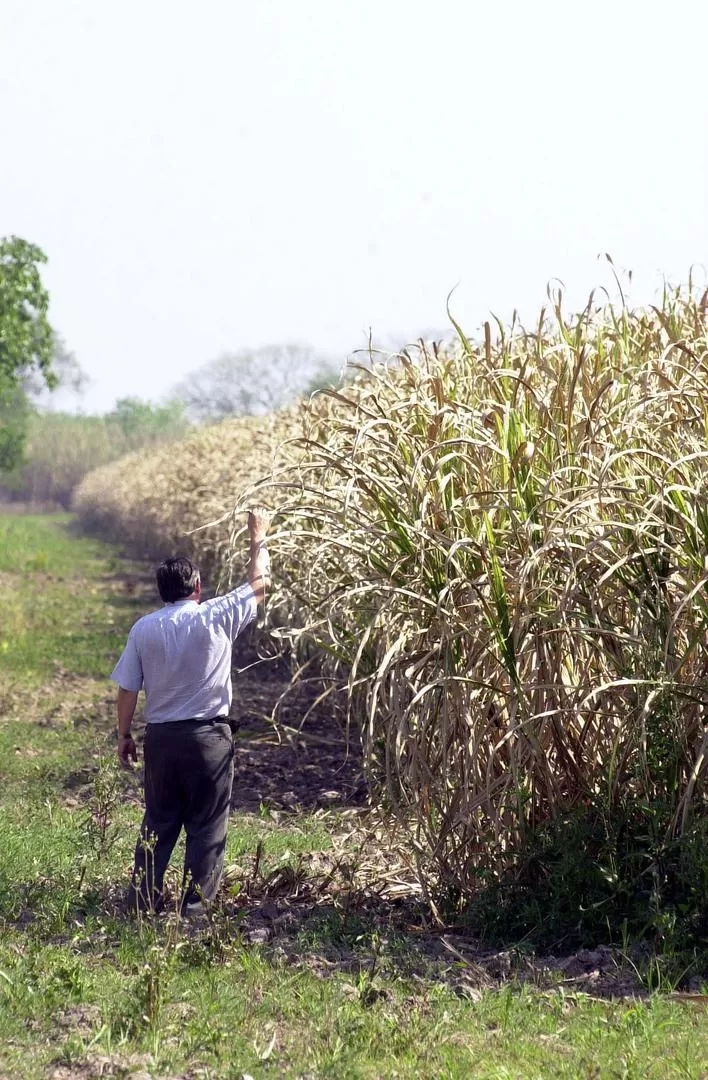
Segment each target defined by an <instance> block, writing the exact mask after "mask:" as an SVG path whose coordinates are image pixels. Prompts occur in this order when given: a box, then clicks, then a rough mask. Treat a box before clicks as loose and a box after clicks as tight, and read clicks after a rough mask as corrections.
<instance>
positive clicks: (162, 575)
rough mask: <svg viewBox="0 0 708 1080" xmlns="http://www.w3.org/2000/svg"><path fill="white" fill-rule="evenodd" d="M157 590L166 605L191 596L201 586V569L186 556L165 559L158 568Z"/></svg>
mask: <svg viewBox="0 0 708 1080" xmlns="http://www.w3.org/2000/svg"><path fill="white" fill-rule="evenodd" d="M156 576H157V588H158V591H159V593H160V596H161V598H162V599H163V600H164V602H165V603H166V604H174V602H175V600H184V599H185V597H187V596H191V595H192V593H193V592H194V590H195V589H196V587H197V585H198V584H199V567H198V566H197V564H196V563H193V562H192V560H191V559H188V558H187V557H186V555H176V556H175V558H173V559H165V561H164V562H161V563H160V565H159V566H158V568H157V575H156Z"/></svg>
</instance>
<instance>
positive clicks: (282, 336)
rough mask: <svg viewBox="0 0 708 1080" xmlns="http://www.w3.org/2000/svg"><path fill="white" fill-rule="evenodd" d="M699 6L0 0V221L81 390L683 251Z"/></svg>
mask: <svg viewBox="0 0 708 1080" xmlns="http://www.w3.org/2000/svg"><path fill="white" fill-rule="evenodd" d="M707 41H708V4H705V3H701V2H697V0H673V2H672V3H670V4H667V3H665V2H662V3H654V4H652V3H651V2H644V3H639V2H634V0H614V2H608V0H595V2H593V3H583V4H581V3H577V2H572V0H565V2H557V3H556V2H551V0H536V2H534V3H529V2H525V0H524V2H520V3H518V4H517V3H511V2H504V0H497V2H489V0H485V2H483V3H478V2H476V0H435V2H432V0H376V2H372V0H357V2H356V3H344V2H343V0H339V2H337V0H250V2H244V0H201V2H200V3H195V2H194V0H192V2H189V3H188V2H186V0H169V2H167V0H140V2H138V0H121V2H120V3H117V2H115V0H100V2H98V0H2V4H1V5H0V154H1V155H2V164H1V167H0V235H6V234H10V233H15V234H18V235H20V236H22V237H24V238H26V239H28V240H31V241H33V242H35V243H37V244H39V245H40V246H41V247H43V248H44V250H45V251H46V253H47V255H48V256H49V259H50V262H49V265H48V267H47V268H46V273H45V280H46V283H47V285H48V287H49V289H50V293H51V300H52V304H51V312H50V314H51V320H52V322H53V324H54V325H55V326H56V328H57V329H58V330H59V332H60V333H61V334H62V335H63V337H64V338H65V339H66V342H67V344H68V346H69V347H70V348H71V349H72V350H73V351H74V352H75V353H76V355H77V357H78V359H79V361H80V363H81V364H82V366H83V367H84V368H85V369H86V371H87V372H88V373H89V375H90V377H91V380H92V383H91V387H90V390H89V392H88V393H87V395H86V397H85V399H84V403H83V407H84V408H86V409H107V408H110V406H111V405H112V403H113V401H114V400H115V399H116V398H117V397H122V396H126V395H129V394H130V395H136V396H140V397H143V398H150V399H154V400H158V399H159V398H160V397H161V395H162V394H163V393H164V392H165V391H166V390H167V389H168V388H169V387H170V386H171V385H172V384H173V383H175V382H176V381H177V380H178V379H179V378H180V377H182V376H183V375H184V374H186V373H187V372H189V371H191V370H194V369H195V368H197V367H199V366H200V365H201V364H203V363H204V362H205V361H208V360H210V359H212V358H214V357H215V356H217V355H218V354H219V353H221V352H223V351H225V350H237V349H241V348H244V347H248V346H258V345H263V344H266V343H269V342H280V341H301V342H307V343H311V344H312V345H314V346H316V347H318V348H320V349H321V350H323V351H326V352H329V353H330V354H331V355H332V356H333V357H334V358H336V359H343V358H344V357H345V355H346V354H347V353H348V352H349V351H351V350H352V349H354V348H357V347H360V346H361V345H362V344H363V343H364V341H365V338H366V335H367V333H368V329H369V327H372V328H373V331H374V334H375V335H378V336H380V337H382V338H384V337H388V338H394V339H400V338H404V339H406V338H408V339H410V338H413V337H415V335H416V334H418V333H420V332H424V331H426V330H429V329H431V328H435V329H437V328H441V327H445V325H446V319H445V300H446V296H447V294H448V292H449V291H450V289H452V288H453V287H454V286H455V285H458V283H459V285H458V288H457V290H456V292H455V294H454V297H453V301H452V306H453V310H454V313H455V315H456V317H457V318H458V319H459V320H460V321H461V322H462V323H463V324H464V325H465V327H466V328H467V329H468V331H469V332H470V333H473V332H474V331H475V328H476V327H478V326H479V325H480V323H481V321H482V320H483V319H484V318H485V317H486V314H487V312H488V311H489V310H490V309H492V310H494V311H496V312H497V313H499V314H500V315H502V316H504V317H507V316H509V315H510V314H511V311H512V309H513V308H514V307H515V306H516V307H519V308H520V309H521V311H522V312H523V313H526V314H527V315H528V316H529V317H530V316H531V315H532V314H533V313H534V312H535V311H536V309H537V308H538V307H539V306H540V304H541V303H542V302H543V300H544V299H545V287H546V283H547V282H548V280H549V279H550V278H552V277H555V276H557V277H560V278H561V279H563V280H564V281H565V282H566V284H567V286H568V290H569V297H570V301H571V302H572V303H573V304H575V305H577V304H580V303H582V302H583V300H584V297H585V294H586V292H587V291H588V290H589V289H590V288H591V287H592V286H593V285H594V284H603V283H604V284H608V283H609V280H610V279H609V277H608V273H607V270H606V269H605V267H604V266H603V265H602V263H601V262H599V261H598V260H597V255H598V254H599V253H600V252H605V251H609V252H611V253H612V255H613V258H614V259H615V261H616V262H617V263H618V264H619V265H620V266H623V267H627V268H632V269H633V270H634V271H635V276H636V281H635V286H634V288H633V292H632V295H633V298H634V299H635V300H637V301H640V300H651V299H652V296H653V293H654V291H655V290H656V289H657V288H658V287H659V285H660V282H661V275H662V274H663V273H665V274H668V275H671V276H673V277H676V278H678V277H685V276H686V274H687V271H688V268H689V266H690V265H691V264H692V263H705V262H708V150H707V147H708V76H707V68H706V55H707V54H706V42H707Z"/></svg>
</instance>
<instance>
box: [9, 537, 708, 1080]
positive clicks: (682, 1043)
mask: <svg viewBox="0 0 708 1080" xmlns="http://www.w3.org/2000/svg"><path fill="white" fill-rule="evenodd" d="M0 538H1V539H2V543H1V544H0V575H1V579H2V583H3V586H4V593H5V597H6V601H7V603H6V611H5V617H4V624H3V631H2V634H3V641H4V642H6V643H7V646H6V647H3V648H2V650H1V651H0V675H1V676H2V695H1V701H0V1076H10V1075H14V1076H18V1077H20V1076H21V1077H26V1078H28V1080H31V1078H33V1077H37V1078H39V1077H46V1076H48V1075H51V1073H52V1071H53V1070H55V1069H57V1068H58V1067H59V1066H64V1067H66V1069H67V1073H66V1074H65V1075H69V1070H70V1069H75V1070H76V1071H75V1075H76V1076H77V1077H78V1076H82V1077H90V1076H97V1075H115V1076H125V1075H129V1074H130V1072H131V1071H132V1072H134V1071H137V1070H139V1069H142V1070H145V1071H147V1072H149V1073H150V1074H151V1075H153V1076H160V1075H169V1076H176V1075H182V1074H183V1073H184V1072H185V1070H187V1069H189V1070H198V1069H201V1070H202V1072H201V1073H197V1072H196V1071H192V1072H190V1073H189V1075H190V1076H196V1075H201V1076H204V1077H233V1078H237V1077H238V1078H240V1077H241V1076H242V1075H243V1074H244V1073H249V1074H250V1075H251V1076H253V1077H255V1078H260V1077H267V1076H274V1077H275V1076H278V1077H280V1076H287V1077H317V1078H319V1077H333V1078H337V1080H339V1078H349V1077H351V1078H355V1077H357V1078H358V1077H361V1078H364V1077H371V1078H374V1077H460V1078H462V1077H489V1078H491V1077H496V1078H508V1077H549V1076H557V1077H568V1078H570V1077H579V1076H580V1077H626V1078H631V1077H642V1078H653V1077H657V1078H658V1077H684V1078H685V1077H696V1078H697V1077H700V1076H701V1075H703V1076H705V1075H706V1073H705V1068H706V1065H705V1063H706V1062H708V1024H707V1023H706V1015H705V1013H704V1012H703V1010H702V1009H701V1008H700V1007H696V1006H690V1005H684V1004H680V1003H678V1002H675V1001H671V1000H669V999H668V998H667V997H666V996H665V995H664V996H662V995H660V994H656V995H654V996H652V997H650V998H647V999H646V1000H642V1001H639V1000H624V1001H616V1002H606V1001H599V1000H594V999H593V998H591V997H589V996H587V995H584V994H573V993H570V992H568V991H567V990H565V991H563V990H562V989H553V988H551V989H545V990H539V989H534V988H533V987H529V986H522V985H520V984H519V983H518V982H514V981H513V980H512V981H509V982H508V983H507V984H506V985H504V986H503V987H502V988H501V989H492V990H489V989H487V990H485V989H481V988H480V987H479V986H477V985H475V980H474V978H473V977H472V976H473V974H474V973H473V972H467V971H466V969H465V966H464V965H463V964H460V963H457V962H456V961H455V960H454V959H453V958H452V957H451V958H450V962H449V963H448V964H447V965H444V966H442V967H441V966H440V965H437V966H435V965H432V964H430V963H429V962H428V960H427V958H426V957H425V956H424V955H422V954H421V953H420V952H419V950H418V948H417V944H416V940H415V937H413V938H411V936H410V935H408V936H406V935H405V934H404V933H402V932H392V933H391V934H390V935H385V934H380V932H379V930H378V929H377V928H376V926H375V925H374V922H373V920H372V916H371V913H370V912H369V911H368V910H367V909H362V910H355V911H352V912H351V913H349V912H347V911H346V910H342V909H341V908H338V907H337V904H336V902H334V901H333V902H332V903H328V904H326V905H323V906H322V907H320V908H317V909H315V908H313V910H312V911H307V910H306V911H305V912H304V914H303V916H302V918H301V922H300V924H299V927H298V929H297V930H296V931H293V933H292V934H290V935H289V936H287V938H286V937H284V938H283V939H282V940H280V939H279V938H278V936H277V935H276V937H275V938H274V939H273V940H272V941H268V942H265V943H263V944H252V943H249V941H248V940H247V938H246V936H245V935H244V934H243V933H242V932H241V925H242V917H243V913H244V910H245V909H244V908H243V907H242V908H239V907H238V905H237V904H236V905H234V904H231V906H229V905H228V904H225V905H224V906H223V910H221V911H220V912H217V914H216V915H215V916H214V918H213V919H212V920H211V922H209V923H208V924H207V925H206V926H205V927H203V928H202V929H199V930H196V931H194V930H190V929H189V928H185V927H184V926H183V925H182V924H181V923H179V922H178V921H177V920H176V919H174V918H172V917H171V916H170V917H166V918H163V919H161V920H158V921H157V922H155V923H152V922H150V921H149V920H146V921H142V922H139V921H137V922H136V921H134V920H130V919H127V918H125V917H124V916H123V915H122V914H121V910H120V900H121V896H122V892H123V889H124V887H125V881H126V875H127V872H128V869H129V866H130V861H131V855H132V845H133V842H134V837H135V833H136V829H137V824H138V821H139V818H140V792H139V786H138V782H137V779H136V777H134V776H131V775H130V774H127V773H124V772H121V771H119V770H118V769H117V768H115V766H114V753H115V750H114V742H113V735H112V727H113V718H112V716H113V714H112V699H113V691H112V688H111V686H110V684H109V683H108V681H107V677H106V676H107V674H108V672H109V671H110V669H111V667H112V665H113V663H114V661H115V659H116V658H117V655H118V652H119V650H120V647H121V644H122V641H123V638H124V635H125V633H126V632H127V629H128V627H129V626H130V624H131V622H132V621H133V620H134V619H135V618H136V617H137V616H138V615H139V614H140V613H141V612H142V611H143V610H144V609H145V605H146V604H149V602H150V598H149V596H148V595H147V594H146V593H145V591H144V590H141V589H140V588H133V587H132V586H131V588H130V589H126V578H127V579H128V580H129V581H132V582H135V581H138V580H139V574H140V568H139V567H135V566H129V565H127V564H125V563H123V562H122V561H121V560H120V559H119V558H118V557H117V555H116V552H115V550H114V549H112V548H110V547H109V546H107V545H102V544H98V543H95V542H93V541H89V540H86V539H84V538H80V537H76V536H75V535H74V534H73V533H72V531H71V528H70V521H69V519H68V518H66V517H46V518H15V517H12V518H4V519H3V518H0ZM101 813H104V815H105V828H104V829H101V828H100V825H99V824H98V819H99V818H100V815H101ZM330 821H334V825H331V824H328V822H330ZM332 827H337V826H336V821H335V819H327V818H322V817H314V816H308V815H300V816H298V817H295V818H282V819H281V820H280V821H279V822H275V821H274V820H273V819H272V818H271V817H270V816H269V815H268V814H267V813H264V814H263V816H253V815H251V816H248V815H243V816H239V817H236V818H234V820H233V823H232V828H231V832H230V837H229V860H231V861H233V862H236V863H238V864H239V865H240V866H241V867H242V868H243V871H244V874H248V873H250V871H251V868H252V867H253V866H254V860H255V853H256V849H257V847H258V845H259V844H260V845H261V846H262V857H261V865H262V872H263V874H267V872H268V871H269V870H271V869H272V868H273V867H275V866H278V865H280V864H282V863H283V862H287V863H290V864H292V865H295V864H297V861H298V858H299V857H300V856H301V855H305V854H307V853H308V852H310V851H317V850H324V849H327V848H328V846H329V845H330V843H331V835H330V829H331V828H332ZM246 907H247V905H246ZM468 975H469V976H470V977H469V978H467V976H468ZM702 1070H703V1071H702Z"/></svg>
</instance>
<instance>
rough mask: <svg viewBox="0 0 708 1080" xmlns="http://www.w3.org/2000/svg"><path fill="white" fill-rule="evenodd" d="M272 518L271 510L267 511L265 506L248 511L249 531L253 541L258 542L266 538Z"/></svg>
mask: <svg viewBox="0 0 708 1080" xmlns="http://www.w3.org/2000/svg"><path fill="white" fill-rule="evenodd" d="M271 517H272V515H271V512H270V510H266V508H265V506H254V507H253V509H252V510H249V511H248V531H249V533H250V535H251V539H252V540H255V541H256V542H258V541H260V540H263V539H264V538H265V535H266V533H267V532H268V526H269V525H270V519H271Z"/></svg>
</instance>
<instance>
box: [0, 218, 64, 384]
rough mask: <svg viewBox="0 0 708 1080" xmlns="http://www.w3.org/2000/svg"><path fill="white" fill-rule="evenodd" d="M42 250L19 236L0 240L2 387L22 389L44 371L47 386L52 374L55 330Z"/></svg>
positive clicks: (0, 370) (52, 381)
mask: <svg viewBox="0 0 708 1080" xmlns="http://www.w3.org/2000/svg"><path fill="white" fill-rule="evenodd" d="M46 261H47V257H46V255H45V254H44V252H43V251H42V250H41V248H38V247H36V246H35V245H34V244H28V243H27V241H26V240H21V239H20V238H19V237H18V236H11V237H9V238H7V237H6V238H5V239H3V240H0V385H1V386H3V387H14V386H18V385H19V384H20V382H21V380H22V377H23V376H25V375H28V374H29V373H30V372H31V371H33V370H37V371H39V372H41V374H42V375H43V377H44V381H45V382H46V384H47V386H52V385H53V384H54V382H55V377H54V373H53V371H52V352H53V348H54V331H53V330H52V328H51V326H50V325H49V322H48V320H47V309H48V307H49V295H48V293H47V290H46V289H45V288H44V285H43V284H42V279H41V277H40V274H39V268H38V264H39V263H45V262H46Z"/></svg>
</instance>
